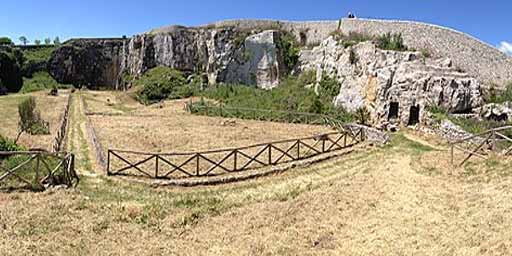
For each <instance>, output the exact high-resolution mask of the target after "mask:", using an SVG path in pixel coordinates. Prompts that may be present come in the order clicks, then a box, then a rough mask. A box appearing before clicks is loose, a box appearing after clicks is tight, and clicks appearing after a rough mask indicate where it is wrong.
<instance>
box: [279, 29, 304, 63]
mask: <svg viewBox="0 0 512 256" xmlns="http://www.w3.org/2000/svg"><path fill="white" fill-rule="evenodd" d="M277 47H278V48H279V49H280V50H281V51H282V54H283V59H284V64H285V66H286V68H287V69H288V70H289V71H290V70H292V69H293V68H295V66H296V65H297V62H298V61H299V53H300V47H299V43H298V42H297V39H296V38H295V36H294V35H293V34H290V33H283V34H281V39H280V40H279V42H278V45H277Z"/></svg>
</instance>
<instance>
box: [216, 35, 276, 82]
mask: <svg viewBox="0 0 512 256" xmlns="http://www.w3.org/2000/svg"><path fill="white" fill-rule="evenodd" d="M279 40H280V34H279V32H277V31H273V30H269V31H264V32H262V33H259V34H256V35H252V36H249V37H247V38H246V39H245V43H244V51H243V52H242V53H241V54H242V58H238V60H239V61H234V62H231V63H230V64H229V65H228V66H227V67H226V69H225V71H226V73H225V79H224V80H225V82H230V83H242V84H248V85H256V86H257V87H259V88H263V89H272V88H275V87H277V86H278V85H279V81H280V78H281V76H282V74H283V73H284V71H285V69H286V68H285V67H284V65H283V60H282V54H281V52H280V50H279V49H278V46H277V45H278V41H279Z"/></svg>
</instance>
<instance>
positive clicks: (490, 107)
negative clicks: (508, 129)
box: [480, 102, 512, 122]
mask: <svg viewBox="0 0 512 256" xmlns="http://www.w3.org/2000/svg"><path fill="white" fill-rule="evenodd" d="M480 116H481V117H482V118H484V119H487V120H494V121H499V122H503V121H510V120H511V119H512V102H504V103H501V104H497V103H489V104H486V105H484V106H483V107H482V109H481V110H480Z"/></svg>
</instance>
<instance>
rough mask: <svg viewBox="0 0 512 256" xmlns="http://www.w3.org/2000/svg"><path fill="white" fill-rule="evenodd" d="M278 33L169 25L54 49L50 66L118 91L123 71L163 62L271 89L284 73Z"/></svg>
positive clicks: (59, 76)
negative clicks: (126, 36)
mask: <svg viewBox="0 0 512 256" xmlns="http://www.w3.org/2000/svg"><path fill="white" fill-rule="evenodd" d="M280 38H281V37H280V32H279V31H274V30H269V31H263V32H259V33H258V32H256V33H255V34H253V35H249V36H247V37H246V34H245V33H241V32H239V31H236V30H234V29H229V28H228V29H196V28H184V27H173V28H172V29H169V30H168V31H166V32H165V33H159V34H142V35H137V36H134V37H133V38H131V39H129V40H122V39H119V40H80V39H78V40H73V41H71V42H69V43H67V44H66V45H65V46H63V47H61V48H60V49H58V50H56V51H55V52H54V54H53V56H52V58H51V60H50V64H49V70H50V73H51V74H52V76H53V77H54V78H55V79H56V80H57V81H59V82H61V83H71V84H75V85H86V86H89V87H92V88H95V87H100V86H105V87H109V88H113V89H122V87H123V86H124V85H123V83H122V78H123V77H124V76H125V75H130V76H132V77H140V76H141V75H143V74H144V73H145V72H146V71H147V70H149V69H151V68H154V67H157V66H166V67H170V68H173V69H177V70H180V71H183V72H185V73H189V74H192V73H194V74H202V75H204V77H207V80H208V83H209V84H217V83H243V84H247V85H255V86H258V87H260V88H273V87H276V86H277V85H278V84H279V81H280V78H281V77H282V76H283V75H284V74H285V73H286V67H285V66H284V65H283V64H282V63H283V61H282V57H281V56H282V54H281V52H280V49H279V48H278V45H279V40H280Z"/></svg>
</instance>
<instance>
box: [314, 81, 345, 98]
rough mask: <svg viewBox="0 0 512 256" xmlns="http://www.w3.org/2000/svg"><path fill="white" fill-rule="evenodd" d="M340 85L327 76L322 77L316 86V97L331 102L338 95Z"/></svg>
mask: <svg viewBox="0 0 512 256" xmlns="http://www.w3.org/2000/svg"><path fill="white" fill-rule="evenodd" d="M340 89H341V83H340V82H338V80H336V78H333V77H329V76H328V75H327V74H324V75H323V76H322V80H321V81H320V83H319V85H318V95H319V96H320V97H321V98H322V99H324V100H326V101H331V102H332V100H333V99H334V98H335V97H336V96H338V94H340Z"/></svg>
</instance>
